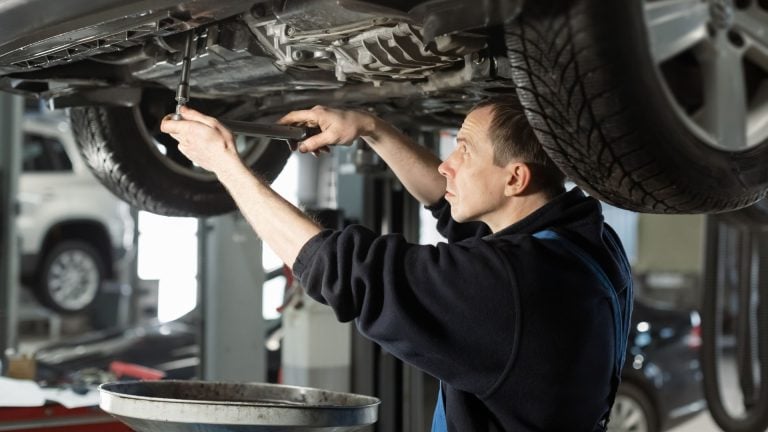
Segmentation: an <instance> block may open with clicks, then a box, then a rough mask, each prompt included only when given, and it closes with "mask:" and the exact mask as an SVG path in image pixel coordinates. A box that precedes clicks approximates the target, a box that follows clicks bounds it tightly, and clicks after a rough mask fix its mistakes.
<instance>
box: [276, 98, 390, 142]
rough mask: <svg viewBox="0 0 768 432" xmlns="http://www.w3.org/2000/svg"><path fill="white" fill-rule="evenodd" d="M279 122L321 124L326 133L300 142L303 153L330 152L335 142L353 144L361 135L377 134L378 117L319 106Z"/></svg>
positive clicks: (286, 117)
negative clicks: (329, 148) (330, 147)
mask: <svg viewBox="0 0 768 432" xmlns="http://www.w3.org/2000/svg"><path fill="white" fill-rule="evenodd" d="M278 123H279V124H283V125H303V126H309V127H319V128H320V130H321V131H322V132H320V133H319V134H317V135H314V136H311V137H309V138H307V139H306V140H304V141H302V142H301V143H300V145H299V151H300V152H302V153H307V152H313V153H317V152H318V151H327V150H328V147H329V146H332V145H350V144H351V143H352V141H354V140H355V139H356V138H358V137H361V136H372V135H374V134H375V132H376V123H377V118H376V117H374V116H373V115H371V114H367V113H364V112H360V111H344V110H338V109H333V108H326V107H324V106H320V105H318V106H316V107H314V108H312V109H309V110H300V111H293V112H290V113H288V114H286V115H285V116H284V117H283V118H281V119H280V120H278Z"/></svg>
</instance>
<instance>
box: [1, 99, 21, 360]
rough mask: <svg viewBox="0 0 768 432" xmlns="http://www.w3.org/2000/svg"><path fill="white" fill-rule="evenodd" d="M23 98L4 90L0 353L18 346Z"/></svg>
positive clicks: (2, 106)
mask: <svg viewBox="0 0 768 432" xmlns="http://www.w3.org/2000/svg"><path fill="white" fill-rule="evenodd" d="M22 112H23V99H22V98H21V97H19V96H13V95H10V94H7V93H0V356H2V355H3V354H4V353H6V352H7V351H8V350H15V349H16V345H17V331H16V325H17V316H16V310H17V306H18V303H19V282H18V281H19V256H18V253H19V251H18V240H17V238H16V214H17V201H16V196H17V190H18V178H19V172H20V170H21V163H20V154H21V117H22Z"/></svg>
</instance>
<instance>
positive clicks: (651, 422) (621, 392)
mask: <svg viewBox="0 0 768 432" xmlns="http://www.w3.org/2000/svg"><path fill="white" fill-rule="evenodd" d="M620 396H621V397H626V398H629V399H632V400H633V401H634V402H635V403H636V404H637V405H639V406H640V407H641V409H642V411H643V415H644V416H645V421H646V423H647V424H648V432H658V431H659V415H658V413H657V412H656V410H655V409H654V407H653V404H652V403H651V401H650V399H648V396H646V394H645V393H644V392H643V390H641V389H640V387H637V386H636V385H634V384H632V383H630V382H622V383H621V384H620V385H619V389H618V390H617V392H616V397H617V398H619V397H620ZM614 409H616V408H615V405H614ZM611 417H615V416H614V415H612V416H611ZM612 426H613V427H612ZM624 430H625V429H622V428H618V425H617V424H616V423H615V422H609V423H608V431H609V432H611V431H624Z"/></svg>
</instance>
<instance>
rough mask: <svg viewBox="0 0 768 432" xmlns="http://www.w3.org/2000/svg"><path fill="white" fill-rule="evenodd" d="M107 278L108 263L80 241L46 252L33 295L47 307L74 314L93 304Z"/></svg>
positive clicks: (73, 241) (70, 241)
mask: <svg viewBox="0 0 768 432" xmlns="http://www.w3.org/2000/svg"><path fill="white" fill-rule="evenodd" d="M105 275H106V261H105V260H104V258H103V257H102V256H101V254H100V253H99V251H98V250H97V249H96V248H95V247H93V246H91V245H90V244H89V243H87V242H84V241H81V240H66V241H62V242H60V243H58V244H56V245H54V246H53V247H52V248H50V249H49V250H48V251H47V252H46V254H45V256H44V258H43V260H42V264H41V266H40V267H39V268H38V271H37V281H36V284H35V290H34V292H35V295H36V297H37V298H38V300H39V301H40V303H41V304H43V305H44V306H46V307H48V308H50V309H52V310H54V311H56V312H60V313H63V314H75V313H79V312H82V311H84V310H86V309H88V308H89V307H90V306H91V305H92V304H93V302H94V301H95V300H96V297H97V296H98V294H99V291H100V290H101V287H102V284H103V282H104V279H105Z"/></svg>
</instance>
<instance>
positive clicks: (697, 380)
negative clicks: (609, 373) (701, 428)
mask: <svg viewBox="0 0 768 432" xmlns="http://www.w3.org/2000/svg"><path fill="white" fill-rule="evenodd" d="M700 325H701V320H700V318H699V314H698V313H697V312H696V311H690V312H681V311H678V310H670V309H664V308H660V307H655V306H651V305H649V304H646V303H643V302H641V301H635V309H634V312H633V314H632V328H631V329H630V333H629V342H628V344H627V360H626V362H625V364H624V370H623V371H622V377H621V379H622V383H621V386H620V387H619V392H618V394H617V395H616V401H615V403H614V406H613V410H612V412H611V422H610V424H609V427H608V430H609V431H615V432H630V431H631V432H659V431H662V430H667V429H669V428H671V427H673V426H676V425H678V424H680V423H682V422H683V421H685V420H687V419H690V418H691V417H692V416H694V415H696V414H698V413H700V412H701V411H702V410H704V409H705V408H706V402H705V401H704V392H703V388H702V373H701V368H700V364H699V348H700V346H701V326H700Z"/></svg>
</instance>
